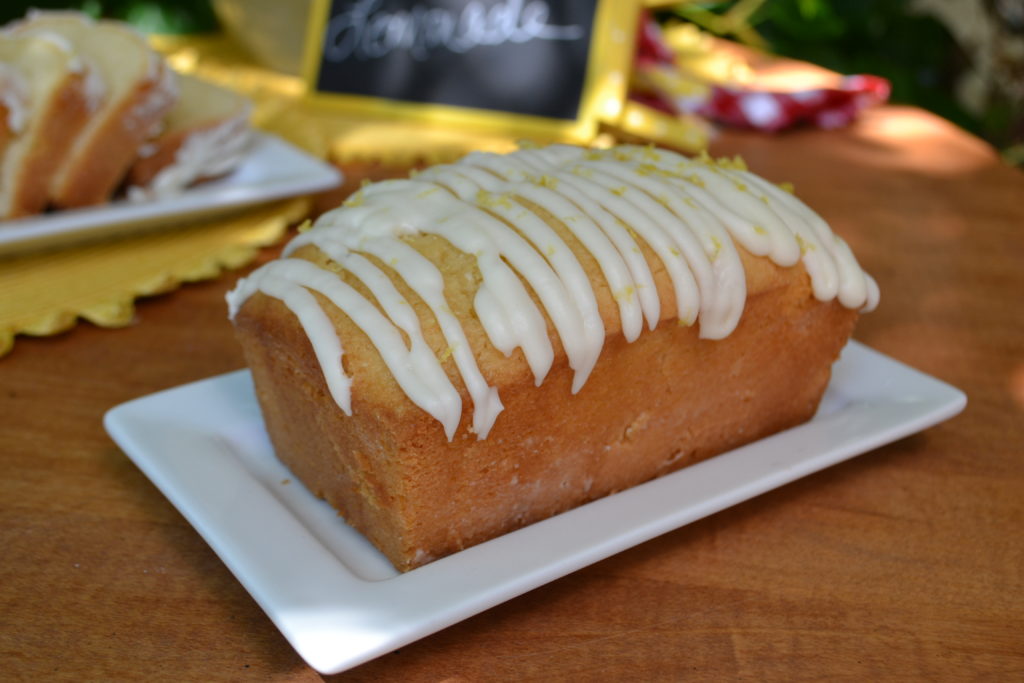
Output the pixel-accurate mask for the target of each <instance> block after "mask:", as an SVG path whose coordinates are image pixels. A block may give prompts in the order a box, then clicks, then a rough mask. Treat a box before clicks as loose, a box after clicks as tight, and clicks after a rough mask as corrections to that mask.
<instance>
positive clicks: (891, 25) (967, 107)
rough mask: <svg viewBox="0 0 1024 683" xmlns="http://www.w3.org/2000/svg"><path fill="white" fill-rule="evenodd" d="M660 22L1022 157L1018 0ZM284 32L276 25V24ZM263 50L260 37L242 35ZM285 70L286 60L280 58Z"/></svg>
mask: <svg viewBox="0 0 1024 683" xmlns="http://www.w3.org/2000/svg"><path fill="white" fill-rule="evenodd" d="M254 4H255V5H267V4H272V5H276V7H277V8H278V11H277V13H278V14H280V12H281V10H283V9H284V8H288V10H289V11H294V12H293V13H297V15H296V16H297V17H298V18H300V19H301V18H302V16H303V15H304V12H303V10H302V6H303V4H304V3H293V2H286V3H283V2H276V3H274V2H272V3H263V2H256V3H254V0H248V2H246V0H237V1H231V0H80V1H79V2H60V1H53V0H49V1H47V0H34V1H32V2H21V1H20V0H8V1H7V2H4V3H2V7H0V21H2V22H4V23H5V22H7V21H9V20H12V19H16V18H18V17H20V16H21V15H23V14H24V13H25V12H26V11H27V9H28V8H29V7H38V8H57V7H72V8H76V9H80V10H82V11H84V12H86V13H89V14H91V15H94V16H101V15H102V16H109V17H115V18H119V19H123V20H126V21H128V22H130V23H132V24H134V25H136V26H137V27H138V28H139V29H141V30H142V31H145V32H148V33H159V34H190V33H212V32H216V31H219V30H222V29H225V28H226V29H228V30H229V31H234V32H236V33H237V32H239V31H240V30H241V31H242V33H245V27H244V26H243V27H241V29H240V26H239V23H238V19H239V17H240V16H242V14H244V13H243V12H242V11H241V9H240V8H241V7H246V8H247V9H248V8H251V7H252V6H254ZM651 4H652V5H653V6H654V14H653V16H654V17H655V19H656V20H657V21H658V22H659V23H662V24H665V25H672V24H677V23H679V22H687V23H689V24H692V25H693V26H694V27H696V28H697V29H699V30H700V31H702V32H704V33H706V34H709V35H712V36H717V37H719V38H724V39H728V40H731V41H736V42H739V43H741V44H744V45H746V46H749V47H752V48H755V49H758V50H763V51H766V52H769V53H771V54H775V55H780V56H785V57H792V58H795V59H800V60H805V61H808V62H812V63H814V64H817V65H820V66H823V67H826V68H828V69H831V70H833V71H836V72H838V73H841V74H874V75H878V76H882V77H884V78H886V79H888V80H889V81H890V82H891V84H892V95H891V100H890V101H892V102H894V103H901V104H913V105H917V106H920V107H922V108H925V109H928V110H930V111H932V112H935V113H936V114H939V115H940V116H942V117H944V118H946V119H948V120H950V121H952V122H954V123H956V124H957V125H959V126H961V127H962V128H965V129H967V130H969V131H971V132H972V133H974V134H976V135H978V136H980V137H982V138H984V139H985V140H987V141H989V142H990V143H991V144H992V145H993V146H995V147H996V148H997V149H998V150H1000V152H1001V154H1002V155H1003V157H1004V158H1005V159H1006V160H1007V161H1008V162H1009V163H1012V164H1014V165H1018V166H1024V1H1022V0H733V1H726V2H681V3H676V4H670V3H669V4H667V3H664V2H652V3H651ZM279 30H280V26H279ZM240 38H241V39H242V42H244V43H247V44H249V45H250V47H255V49H257V50H258V49H259V48H258V44H259V43H260V36H259V35H252V34H251V33H250V35H248V36H245V35H242V36H240ZM286 68H287V67H286Z"/></svg>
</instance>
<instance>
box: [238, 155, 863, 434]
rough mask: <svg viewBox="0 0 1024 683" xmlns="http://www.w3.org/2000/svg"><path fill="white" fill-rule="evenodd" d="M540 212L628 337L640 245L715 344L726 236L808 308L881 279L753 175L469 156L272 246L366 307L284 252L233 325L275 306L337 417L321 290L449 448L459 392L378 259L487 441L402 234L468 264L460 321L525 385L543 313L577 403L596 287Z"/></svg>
mask: <svg viewBox="0 0 1024 683" xmlns="http://www.w3.org/2000/svg"><path fill="white" fill-rule="evenodd" d="M539 212H544V213H545V214H548V215H550V217H551V219H553V220H554V221H557V223H558V225H557V226H556V227H559V228H560V229H561V228H564V229H565V230H566V231H567V232H568V233H569V234H571V235H572V236H573V238H574V239H575V240H576V241H577V242H578V244H579V246H581V247H582V248H583V249H585V250H586V251H587V252H588V253H589V254H590V255H591V256H592V257H593V258H594V260H595V262H596V263H597V265H598V267H599V269H600V270H601V273H602V275H603V276H604V278H605V281H606V283H607V285H608V287H609V290H610V291H611V292H612V295H613V296H614V298H615V301H616V303H617V304H618V310H619V315H620V322H621V326H622V330H623V335H624V336H625V337H626V338H627V339H628V340H629V341H632V340H633V339H635V338H636V336H637V335H639V334H640V331H641V329H642V327H643V321H644V320H645V319H646V320H647V323H648V326H649V327H650V328H651V329H653V328H654V326H655V325H656V324H657V323H658V321H659V320H660V311H661V302H660V301H659V299H658V295H657V290H656V287H655V285H654V278H653V275H652V267H653V264H650V263H648V262H647V260H646V259H645V258H644V257H643V248H642V247H643V246H646V247H647V248H648V249H650V250H651V251H652V252H653V253H654V255H655V256H656V257H657V259H659V260H660V261H661V264H662V266H663V267H664V269H665V271H666V272H667V274H668V275H669V278H670V281H671V285H672V290H673V293H674V295H675V301H676V308H677V311H678V318H679V321H680V324H685V325H692V324H694V323H696V322H698V320H699V324H700V328H699V331H700V334H701V336H703V337H706V338H722V337H725V336H727V335H728V334H730V333H731V332H732V330H733V329H734V328H735V326H736V324H737V322H738V320H739V317H740V315H741V314H742V310H743V306H744V303H745V300H746V279H745V274H744V272H743V266H742V261H741V260H740V257H739V252H738V251H737V249H736V246H735V244H734V242H735V243H738V244H740V245H742V246H743V247H744V248H745V249H746V250H748V251H750V252H751V253H753V254H755V255H765V256H768V257H769V258H771V259H772V260H773V261H774V262H775V263H777V264H779V265H781V266H792V265H794V264H795V263H797V261H802V262H803V264H804V266H805V268H806V269H807V272H808V274H809V275H810V278H811V282H812V289H813V292H814V296H815V297H816V298H818V299H820V300H822V301H828V300H831V299H836V298H838V300H839V301H840V303H842V304H843V305H844V306H847V307H849V308H860V309H864V310H870V309H872V308H874V306H875V305H877V302H878V287H877V284H876V283H875V281H874V280H873V279H872V278H871V277H870V276H869V275H867V274H866V273H864V271H863V270H862V269H861V268H860V266H859V265H858V264H857V261H856V259H855V258H854V257H853V254H852V252H851V251H850V249H849V246H848V245H847V244H846V243H845V242H844V241H843V240H841V239H840V238H839V237H838V236H836V235H834V234H833V233H832V232H831V230H830V229H829V228H828V226H827V225H826V224H825V222H824V221H823V220H822V219H821V218H820V217H819V216H818V215H817V214H815V213H814V212H813V211H811V210H810V209H809V208H807V207H806V206H805V205H804V204H803V203H801V202H800V201H799V200H797V199H796V198H795V197H793V196H792V195H790V194H789V193H787V192H784V191H782V190H781V189H779V188H777V187H776V186H774V185H772V184H771V183H768V182H767V181H765V180H763V179H761V178H759V177H757V176H755V175H753V174H751V173H749V172H746V171H744V170H739V169H737V168H731V167H725V166H724V165H718V164H715V163H714V162H711V161H710V160H693V159H688V158H686V157H683V156H681V155H678V154H675V153H672V152H667V151H663V150H653V149H650V148H645V147H637V146H622V147H617V148H614V149H612V150H607V151H592V150H585V149H582V148H577V147H570V146H566V145H552V146H549V147H545V148H542V149H531V150H521V151H519V152H516V153H514V154H511V155H505V156H501V155H494V154H486V153H473V154H470V155H468V156H466V157H465V158H464V159H463V160H462V161H460V162H458V163H455V164H449V165H444V166H436V167H434V168H432V169H429V170H427V171H425V172H423V173H420V174H419V175H417V176H416V177H415V179H410V180H392V181H385V182H381V183H377V184H374V185H370V186H368V187H366V188H364V189H362V190H360V192H359V193H357V195H356V196H355V197H354V198H352V199H350V200H349V201H348V202H346V205H345V206H343V207H341V208H339V209H335V210H334V211H330V212H328V213H326V214H324V215H323V216H321V217H320V219H318V221H317V223H316V225H315V226H314V228H313V229H311V230H309V231H307V232H305V233H303V234H302V235H300V236H299V237H297V238H296V239H295V240H293V241H292V243H291V244H290V245H289V246H288V248H287V249H286V252H285V254H286V256H288V255H291V254H293V253H294V252H295V250H296V249H298V248H299V247H301V246H304V245H310V244H312V245H316V246H317V247H318V248H319V249H320V250H321V251H322V252H323V253H324V254H325V255H326V256H327V257H328V258H329V259H331V261H333V262H334V263H335V264H337V266H338V267H340V268H342V269H344V270H345V271H347V272H348V273H349V274H351V276H353V277H355V278H356V279H358V280H359V281H361V282H362V283H363V284H364V285H365V286H366V288H367V289H368V290H369V292H370V293H371V294H372V296H373V298H374V299H375V300H376V302H375V303H374V302H371V301H369V300H368V299H366V298H365V297H363V296H362V295H361V294H359V292H358V291H357V290H355V289H354V288H352V287H350V286H348V285H347V284H345V283H344V282H343V281H342V280H341V278H339V277H338V276H337V275H336V274H335V273H333V272H331V271H330V270H326V269H322V268H320V267H319V266H316V265H314V264H312V263H310V262H308V261H305V260H302V259H295V258H285V259H282V260H279V261H275V262H271V263H269V264H266V265H264V266H263V267H261V268H260V269H258V270H257V271H255V272H254V273H253V274H252V275H250V276H249V277H248V278H245V279H243V280H241V281H240V282H239V285H238V286H237V287H236V289H235V290H234V291H233V292H231V293H229V295H228V301H229V305H230V312H231V316H232V317H234V315H235V313H237V311H238V309H239V307H240V306H241V305H242V304H243V303H244V301H245V300H246V299H247V298H248V297H249V296H251V295H252V294H253V293H255V292H257V291H260V292H263V293H264V294H266V295H268V296H271V297H274V298H278V299H281V300H282V301H283V302H284V303H285V305H286V306H288V308H290V309H291V310H292V311H293V312H294V313H295V315H296V316H297V317H298V319H299V322H300V324H301V325H302V326H303V328H304V329H305V330H306V332H307V334H309V335H310V339H311V340H312V343H313V347H314V350H315V352H316V355H317V358H318V360H319V361H320V363H321V366H322V367H323V368H324V375H325V378H326V379H327V384H328V386H329V387H330V389H331V394H332V396H334V398H335V400H336V401H337V402H338V405H339V406H341V408H342V410H344V411H345V412H346V413H350V411H351V397H350V385H351V380H350V379H349V378H348V377H346V376H345V375H344V372H343V370H342V369H341V361H340V357H341V353H342V350H341V342H340V340H339V339H338V337H337V333H336V332H335V331H334V328H333V326H332V325H331V324H330V321H329V319H328V318H327V316H326V314H325V313H324V312H323V311H322V310H321V309H320V305H319V303H318V301H317V300H316V298H315V297H313V296H312V295H311V294H310V293H309V290H312V291H316V292H319V293H320V294H322V295H324V296H326V297H327V298H328V299H330V300H331V302H332V303H333V304H334V305H335V306H337V307H338V308H339V309H340V310H341V311H342V312H344V313H345V314H346V315H348V316H349V317H350V318H351V319H352V321H353V322H354V323H355V324H356V325H357V326H358V327H360V328H361V329H362V330H363V331H364V332H365V333H366V334H367V336H368V337H369V338H370V340H371V342H372V343H373V344H374V346H375V347H376V348H377V349H378V351H379V352H380V354H381V356H382V358H383V359H384V362H385V363H386V364H387V366H388V368H389V370H390V371H391V372H392V373H393V374H394V376H395V379H396V381H397V382H398V384H399V386H401V387H402V389H403V391H405V392H406V394H407V395H408V396H409V398H410V399H411V400H412V401H413V402H414V403H415V404H416V405H418V406H420V407H421V408H422V409H423V410H425V411H427V412H428V413H429V414H431V415H432V416H434V417H435V418H436V419H437V420H438V421H439V422H441V424H442V425H443V428H444V431H445V434H446V435H447V436H448V438H449V439H451V438H452V437H453V435H454V434H455V431H456V429H457V427H458V422H459V419H460V417H461V411H462V403H461V399H460V398H459V392H458V390H457V389H456V388H455V387H454V386H453V385H452V384H451V382H450V380H449V379H448V376H447V375H446V374H445V372H444V370H443V368H442V366H441V362H440V361H439V360H438V358H437V357H436V356H435V355H434V353H433V352H432V351H431V350H430V348H429V345H428V344H427V343H426V341H425V339H424V337H423V333H422V330H421V328H420V323H419V319H418V318H417V316H416V314H415V312H414V311H413V309H412V306H411V305H410V303H409V302H408V301H407V300H406V299H405V298H404V297H403V296H402V295H401V293H400V292H399V291H398V290H397V288H396V287H395V286H394V284H393V282H392V280H391V276H392V274H389V273H386V272H385V270H384V269H383V268H382V267H380V266H378V265H377V263H375V262H374V260H373V259H375V260H376V261H377V262H379V263H381V264H385V265H387V267H388V268H389V269H390V270H391V271H393V274H394V275H397V276H398V277H399V278H401V280H402V281H403V282H404V283H405V285H406V286H408V287H409V289H410V290H412V291H413V292H414V293H415V294H416V295H417V296H418V297H419V298H420V299H421V300H422V301H423V302H424V303H425V304H426V305H427V307H428V308H429V309H430V311H431V313H432V314H433V316H434V318H435V319H436V321H437V323H438V326H439V328H440V330H441V333H442V335H443V337H444V339H445V342H446V343H447V344H448V345H449V346H448V351H447V352H446V354H445V355H446V356H447V355H451V356H452V358H453V359H454V361H455V364H456V367H457V369H458V372H459V376H460V377H461V379H462V382H463V384H464V385H465V387H466V390H467V392H468V393H469V395H470V397H471V399H472V402H473V421H472V431H473V432H474V433H476V435H477V437H478V438H485V437H486V436H487V434H488V432H489V431H490V429H491V427H492V426H493V424H494V421H495V419H496V417H497V415H498V414H499V413H500V412H501V410H502V406H501V401H500V399H499V397H498V393H497V390H496V389H495V388H494V387H493V386H490V385H489V384H488V382H487V380H486V379H485V378H484V377H483V375H482V374H481V372H480V369H479V367H478V365H477V362H476V359H475V356H474V354H473V350H472V349H471V348H469V343H468V341H467V338H466V335H465V333H464V331H463V328H462V324H461V322H460V321H459V320H458V318H457V317H456V316H455V315H454V314H453V313H452V312H451V310H450V309H449V307H448V304H447V300H446V299H445V294H444V280H443V277H442V275H441V272H440V271H439V270H438V268H437V267H436V265H435V264H434V263H432V262H431V261H430V260H429V259H427V258H426V257H425V256H423V255H422V254H420V253H419V252H418V251H416V250H415V249H413V248H412V247H411V246H410V245H409V244H407V243H406V242H404V241H403V240H402V237H403V236H406V235H415V234H430V235H436V236H438V237H440V238H443V239H444V240H446V241H448V242H449V243H450V244H451V245H452V246H454V247H455V248H456V249H458V250H459V251H462V252H464V253H466V254H469V255H471V256H473V257H474V258H475V261H476V266H477V269H478V271H479V275H480V283H479V286H478V288H477V291H476V292H475V294H474V300H473V308H474V311H475V312H476V314H477V316H478V318H479V320H480V322H481V325H482V327H483V329H484V331H485V333H486V334H487V336H488V339H489V341H490V342H491V343H492V344H493V345H494V346H495V348H497V349H498V350H499V351H501V352H502V353H504V354H506V355H509V354H511V353H512V352H513V351H514V350H515V349H517V348H518V349H521V350H522V352H523V355H524V357H525V358H526V361H527V363H528V365H529V366H530V369H531V371H532V372H533V374H534V379H535V382H536V383H537V384H540V383H541V382H542V381H543V379H544V377H545V376H546V374H547V372H548V370H549V369H550V367H551V364H552V362H553V359H554V349H553V347H552V345H551V340H550V337H549V334H548V329H547V323H546V322H545V314H546V316H547V319H548V320H550V322H551V324H552V326H553V327H554V331H555V332H556V333H557V336H558V339H559V340H560V342H561V345H562V348H563V349H564V350H565V353H566V357H567V361H568V363H569V366H570V367H571V368H572V369H573V370H574V373H575V374H574V381H573V387H572V390H573V392H574V393H575V392H576V391H579V390H580V388H581V387H582V386H583V384H584V383H585V382H586V379H587V377H588V376H589V374H590V372H591V370H592V369H593V367H594V364H595V363H596V362H597V358H598V356H599V355H600V352H601V348H602V346H603V343H604V340H605V326H604V321H603V320H602V319H601V316H600V314H599V311H598V307H597V297H596V294H595V291H594V289H593V287H594V285H593V283H591V281H590V279H589V277H588V276H587V275H586V272H585V270H584V269H583V266H582V265H581V264H580V262H579V259H578V258H577V257H576V254H575V253H574V251H573V249H572V248H570V246H569V245H568V244H566V241H565V240H564V239H563V238H562V237H561V236H560V235H559V232H558V230H556V229H555V228H554V227H552V225H550V224H549V223H548V222H547V220H545V216H543V215H541V213H539ZM363 254H365V255H366V256H364V255H363ZM367 256H370V257H373V258H372V259H371V258H367ZM302 264H305V265H302ZM524 283H525V285H524ZM531 292H532V294H533V296H535V297H536V299H537V300H539V302H540V304H541V306H542V307H543V312H542V311H541V309H540V307H538V305H537V303H535V301H534V299H533V298H532V297H531ZM403 335H404V337H403Z"/></svg>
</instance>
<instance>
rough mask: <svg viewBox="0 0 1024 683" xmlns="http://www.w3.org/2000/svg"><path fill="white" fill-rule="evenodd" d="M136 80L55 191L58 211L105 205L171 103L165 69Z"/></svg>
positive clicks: (71, 161) (171, 96) (61, 179)
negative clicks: (129, 92) (133, 87)
mask: <svg viewBox="0 0 1024 683" xmlns="http://www.w3.org/2000/svg"><path fill="white" fill-rule="evenodd" d="M166 69H169V67H167V66H166V65H164V64H162V63H161V64H160V65H159V68H158V69H157V70H156V71H157V73H156V74H154V75H153V76H152V77H151V78H148V79H146V80H143V81H140V83H139V84H138V85H137V86H135V89H134V91H133V92H132V93H131V95H129V96H127V97H125V98H124V101H123V102H122V103H121V105H120V106H119V107H117V109H116V111H114V112H111V113H110V115H109V116H108V117H107V120H106V121H105V122H104V123H103V124H102V127H101V128H100V130H98V131H97V132H96V133H95V134H94V135H93V136H92V137H91V139H90V140H89V141H88V143H87V144H86V145H85V146H84V147H82V148H80V149H78V150H77V153H76V156H75V158H74V159H72V160H70V162H69V163H70V164H71V166H70V167H69V169H68V171H66V172H65V173H64V174H63V175H62V177H61V178H60V180H59V183H58V185H57V186H56V187H54V188H53V203H54V205H56V206H57V207H60V208H75V207H82V206H92V205H95V204H102V203H104V202H106V201H108V200H109V199H110V197H111V195H113V193H114V191H115V190H116V189H117V187H118V185H120V183H121V181H122V180H123V179H124V177H125V174H126V173H127V172H128V168H129V167H130V166H131V164H132V162H133V161H135V158H136V154H137V153H138V149H139V147H140V146H141V145H142V143H143V142H144V141H145V140H146V139H147V138H148V137H149V136H150V135H151V133H152V131H153V129H154V128H155V127H156V126H157V125H158V124H159V122H160V121H161V120H162V119H163V117H164V115H165V114H166V113H167V112H168V111H169V110H170V108H171V106H173V104H174V97H173V95H172V94H171V93H168V92H167V91H166V87H167V85H166V80H165V78H164V77H163V72H164V70H166Z"/></svg>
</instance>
